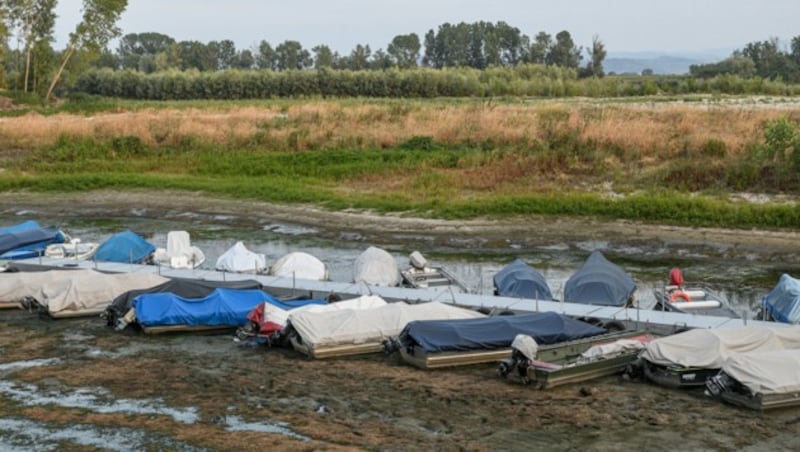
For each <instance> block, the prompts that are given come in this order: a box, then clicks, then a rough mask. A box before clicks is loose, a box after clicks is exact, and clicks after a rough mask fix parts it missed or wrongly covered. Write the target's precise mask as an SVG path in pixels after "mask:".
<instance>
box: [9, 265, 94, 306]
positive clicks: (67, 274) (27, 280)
mask: <svg viewBox="0 0 800 452" xmlns="http://www.w3.org/2000/svg"><path fill="white" fill-rule="evenodd" d="M89 271H91V270H49V271H44V272H12V273H7V272H2V273H0V302H8V303H13V302H18V301H21V300H22V299H23V298H25V297H33V298H34V299H36V300H41V292H40V289H41V287H42V286H44V285H46V284H52V283H55V282H57V281H63V280H65V279H69V278H72V277H73V276H75V274H76V273H85V272H89ZM92 274H94V273H92Z"/></svg>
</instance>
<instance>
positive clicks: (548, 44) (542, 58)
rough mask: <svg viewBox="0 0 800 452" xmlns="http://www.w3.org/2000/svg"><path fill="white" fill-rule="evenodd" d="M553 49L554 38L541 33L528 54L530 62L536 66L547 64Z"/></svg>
mask: <svg viewBox="0 0 800 452" xmlns="http://www.w3.org/2000/svg"><path fill="white" fill-rule="evenodd" d="M551 48H553V37H552V36H550V35H549V34H547V33H545V32H543V31H540V32H539V33H538V34H537V35H536V37H535V38H534V41H533V43H532V44H531V46H530V50H529V53H528V62H530V63H534V64H547V55H549V54H550V49H551Z"/></svg>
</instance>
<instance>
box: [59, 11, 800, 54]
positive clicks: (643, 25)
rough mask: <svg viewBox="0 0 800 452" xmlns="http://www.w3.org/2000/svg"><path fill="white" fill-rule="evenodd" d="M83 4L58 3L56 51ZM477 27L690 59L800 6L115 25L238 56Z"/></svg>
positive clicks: (187, 19)
mask: <svg viewBox="0 0 800 452" xmlns="http://www.w3.org/2000/svg"><path fill="white" fill-rule="evenodd" d="M81 5H82V1H81V0H60V1H59V6H58V15H59V18H58V19H57V23H56V39H57V46H58V47H62V46H63V44H64V43H65V42H66V37H67V35H68V33H69V32H70V31H72V30H73V29H74V27H75V24H76V23H77V22H78V20H79V18H80V9H81ZM479 20H485V21H490V22H496V21H501V20H502V21H505V22H507V23H508V24H510V25H512V26H515V27H517V28H519V29H520V30H521V31H522V32H523V33H524V34H527V35H528V36H531V37H533V36H534V35H535V34H536V33H538V32H539V31H545V32H547V33H550V34H551V35H555V34H556V33H558V32H559V31H561V30H567V31H569V32H570V33H571V34H572V37H573V40H574V41H575V43H576V44H577V45H581V46H584V47H585V46H587V45H589V44H590V43H591V40H592V35H598V36H599V37H600V40H601V41H603V42H604V43H605V45H606V49H607V50H608V51H609V52H610V53H614V52H636V51H656V52H663V53H690V52H696V51H704V50H708V49H726V50H732V49H736V48H741V47H742V46H744V44H746V43H748V42H752V41H761V40H766V39H768V38H770V37H773V36H774V37H778V38H780V39H781V41H782V42H783V43H784V44H786V43H788V40H789V39H791V38H792V37H794V36H797V35H800V0H764V1H757V0H658V1H651V0H563V1H559V0H548V1H540V0H494V1H488V0H481V1H478V0H371V1H368V0H325V1H323V0H284V1H269V0H129V1H128V8H127V10H126V11H125V13H124V14H123V15H122V19H121V21H120V23H119V26H120V27H121V28H122V31H123V34H125V33H142V32H150V31H155V32H159V33H164V34H166V35H169V36H172V37H173V38H175V39H176V40H178V41H182V40H198V41H202V42H208V41H212V40H223V39H231V40H233V41H234V42H235V43H236V47H237V48H238V49H243V48H250V47H253V46H254V45H256V44H257V43H258V42H260V41H261V40H267V41H268V42H269V43H270V44H272V45H273V47H274V46H275V45H276V44H278V43H280V42H283V41H285V40H287V39H292V40H297V41H300V43H301V44H302V45H303V46H304V47H306V48H307V49H311V48H312V47H314V46H316V45H318V44H323V43H324V44H328V45H329V46H331V48H333V49H334V50H337V51H339V53H349V52H350V50H352V49H353V47H355V45H356V44H369V45H370V47H371V48H372V50H373V51H374V50H377V49H379V48H383V49H386V45H387V44H388V43H389V42H390V41H391V40H392V38H393V37H394V36H396V35H399V34H407V33H417V34H418V35H419V36H420V39H422V37H423V36H424V34H425V33H426V32H427V31H428V30H429V29H431V28H434V29H435V28H437V27H438V26H439V25H440V24H442V23H444V22H450V23H458V22H462V21H463V22H475V21H479ZM115 45H116V44H114V46H115Z"/></svg>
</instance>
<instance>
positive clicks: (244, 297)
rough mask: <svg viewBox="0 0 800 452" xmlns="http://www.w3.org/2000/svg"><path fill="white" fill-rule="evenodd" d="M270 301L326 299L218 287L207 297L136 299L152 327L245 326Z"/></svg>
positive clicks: (290, 304)
mask: <svg viewBox="0 0 800 452" xmlns="http://www.w3.org/2000/svg"><path fill="white" fill-rule="evenodd" d="M265 301H266V302H268V303H270V304H272V305H274V306H277V307H279V308H281V309H286V310H288V309H294V308H297V307H300V306H305V305H307V304H325V301H324V300H294V301H280V300H278V299H277V298H275V297H274V296H272V295H270V294H268V293H266V292H264V291H261V290H237V289H216V290H214V291H213V292H211V294H209V295H208V296H207V297H204V298H183V297H179V296H177V295H175V294H172V293H148V294H142V295H139V296H138V297H136V298H135V299H134V300H133V307H134V308H135V309H136V319H137V321H138V322H139V324H140V325H142V326H145V327H151V326H172V325H186V326H200V325H203V326H231V327H236V326H242V325H244V324H246V323H247V314H249V313H250V311H252V310H253V308H255V307H256V306H258V304H259V303H262V302H265Z"/></svg>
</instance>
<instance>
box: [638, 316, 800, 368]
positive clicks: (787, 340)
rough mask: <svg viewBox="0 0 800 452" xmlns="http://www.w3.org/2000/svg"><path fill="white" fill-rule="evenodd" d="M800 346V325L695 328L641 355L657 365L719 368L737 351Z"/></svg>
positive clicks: (651, 346)
mask: <svg viewBox="0 0 800 452" xmlns="http://www.w3.org/2000/svg"><path fill="white" fill-rule="evenodd" d="M785 349H800V326H790V327H781V326H778V325H776V326H774V327H767V326H762V325H750V326H745V327H740V328H718V329H694V330H689V331H685V332H683V333H679V334H674V335H672V336H667V337H662V338H659V339H656V340H654V341H652V342H650V343H649V344H647V347H646V348H645V349H644V351H643V352H642V354H641V357H642V358H644V359H646V360H647V361H650V362H651V363H653V364H659V365H662V366H676V367H697V368H702V369H719V368H721V367H722V365H723V364H724V363H725V360H726V359H728V358H729V357H731V356H733V355H734V354H738V353H746V352H759V353H762V352H767V351H773V350H785Z"/></svg>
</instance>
